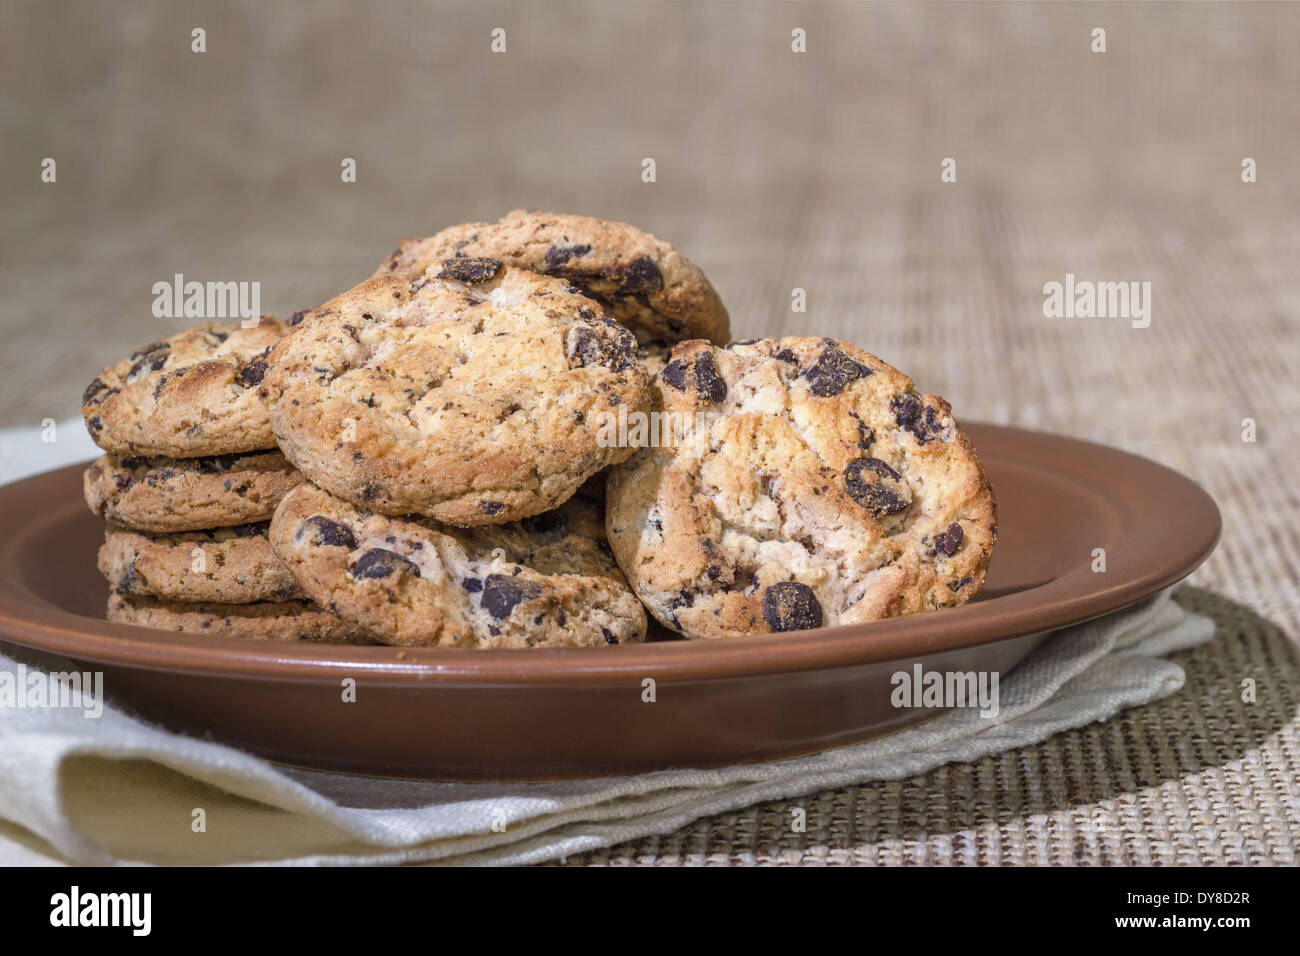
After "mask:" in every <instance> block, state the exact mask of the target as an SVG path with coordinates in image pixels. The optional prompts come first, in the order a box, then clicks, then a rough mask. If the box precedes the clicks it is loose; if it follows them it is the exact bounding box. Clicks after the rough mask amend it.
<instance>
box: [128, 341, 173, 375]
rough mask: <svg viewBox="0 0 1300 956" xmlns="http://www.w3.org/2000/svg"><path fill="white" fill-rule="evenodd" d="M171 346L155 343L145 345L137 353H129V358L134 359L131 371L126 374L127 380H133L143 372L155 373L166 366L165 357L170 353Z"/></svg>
mask: <svg viewBox="0 0 1300 956" xmlns="http://www.w3.org/2000/svg"><path fill="white" fill-rule="evenodd" d="M171 348H172V347H171V346H170V345H169V344H168V343H166V342H155V343H154V344H153V345H147V346H145V347H144V348H143V349H140V350H139V351H137V352H133V353H131V358H133V359H136V362H135V364H134V365H132V366H131V371H129V372H127V373H126V377H127V380H128V381H129V380H131V379H133V378H135V377H136V376H137V375H140V374H142V373H144V372H156V371H158V370H159V369H160V368H162V367H163V366H164V365H166V364H167V356H168V354H169V353H170V352H171Z"/></svg>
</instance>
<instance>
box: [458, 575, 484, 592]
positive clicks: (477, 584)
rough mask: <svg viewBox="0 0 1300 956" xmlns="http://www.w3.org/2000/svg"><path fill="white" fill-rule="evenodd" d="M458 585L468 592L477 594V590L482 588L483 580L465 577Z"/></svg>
mask: <svg viewBox="0 0 1300 956" xmlns="http://www.w3.org/2000/svg"><path fill="white" fill-rule="evenodd" d="M460 586H461V587H463V588H464V589H465V590H466V591H468V592H469V593H470V594H478V592H479V591H482V590H483V582H482V581H480V580H479V579H478V578H466V579H465V580H464V581H461V582H460Z"/></svg>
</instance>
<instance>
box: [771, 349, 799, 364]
mask: <svg viewBox="0 0 1300 956" xmlns="http://www.w3.org/2000/svg"><path fill="white" fill-rule="evenodd" d="M775 358H776V359H778V360H779V361H782V362H785V363H786V364H787V365H798V364H799V356H797V355H795V354H794V349H782V350H781V351H779V352H777V353H776V355H775Z"/></svg>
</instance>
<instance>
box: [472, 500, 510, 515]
mask: <svg viewBox="0 0 1300 956" xmlns="http://www.w3.org/2000/svg"><path fill="white" fill-rule="evenodd" d="M478 506H479V510H480V511H482V512H483V513H484V514H485V515H499V514H500V513H501V512H503V511H505V510H506V506H505V505H504V504H502V503H501V502H500V501H480V502H479V503H478Z"/></svg>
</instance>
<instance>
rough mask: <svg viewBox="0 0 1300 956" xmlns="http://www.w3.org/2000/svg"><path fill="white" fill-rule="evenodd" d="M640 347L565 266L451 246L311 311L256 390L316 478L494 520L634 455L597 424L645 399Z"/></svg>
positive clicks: (380, 507) (520, 513) (428, 510)
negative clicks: (425, 262) (473, 254)
mask: <svg viewBox="0 0 1300 956" xmlns="http://www.w3.org/2000/svg"><path fill="white" fill-rule="evenodd" d="M635 349H636V341H635V339H633V337H632V335H631V333H630V332H628V331H627V329H625V328H624V327H623V326H621V325H619V324H618V323H617V322H615V321H613V320H612V319H609V318H607V317H606V316H605V315H604V314H603V312H602V310H601V307H600V306H599V305H598V304H597V303H595V302H593V301H592V300H590V299H588V298H586V297H585V296H583V295H580V294H579V293H578V292H577V291H576V290H575V289H574V288H573V287H572V286H570V285H569V284H568V283H566V282H565V281H563V280H561V279H552V278H546V277H543V276H539V275H537V274H536V273H532V272H528V271H526V270H523V269H511V268H508V267H505V266H503V265H502V264H501V263H500V262H499V261H497V260H494V259H483V258H477V259H473V258H460V259H448V260H446V261H445V262H442V263H439V264H437V265H436V266H434V267H433V268H431V269H430V270H429V272H428V274H427V275H426V276H421V277H420V278H418V279H416V280H414V281H408V280H407V279H405V278H400V279H399V278H394V277H391V276H386V277H382V278H378V279H370V280H368V281H366V282H364V283H362V284H361V285H359V286H357V287H356V288H355V289H352V290H350V291H349V292H346V293H344V294H343V295H341V296H339V297H338V298H336V299H334V300H332V301H331V302H328V303H326V304H325V305H324V306H321V307H320V308H319V309H315V310H313V311H312V312H310V313H309V314H307V315H306V316H305V317H304V318H303V319H302V321H301V322H300V323H299V324H298V325H297V326H295V327H294V329H293V331H292V332H291V333H290V334H289V335H287V336H286V337H285V338H284V339H283V340H282V341H281V343H280V344H279V345H278V346H276V348H275V349H274V350H273V351H272V353H271V356H270V360H269V364H270V370H269V371H268V372H267V374H266V378H265V380H264V381H263V383H262V389H261V394H262V395H263V396H264V397H265V399H266V402H267V407H268V409H269V411H270V417H271V425H272V427H273V428H274V430H275V434H276V437H277V438H278V439H279V443H280V447H281V449H282V450H283V451H284V453H285V455H286V456H288V458H289V460H290V461H292V462H293V463H294V464H295V465H296V466H297V467H298V468H300V469H301V470H302V471H303V472H304V473H305V474H306V475H307V476H308V477H309V478H310V479H311V480H312V481H313V482H315V483H316V484H317V485H320V486H321V487H322V488H325V489H326V490H328V491H330V492H332V493H334V494H336V495H338V496H340V497H342V498H345V499H346V500H348V501H351V502H352V503H354V504H356V505H358V506H360V507H363V508H366V509H368V510H371V511H378V512H381V513H385V514H397V515H402V514H410V513H416V514H421V515H425V516H428V517H432V518H436V519H438V520H439V521H443V522H446V523H448V524H454V525H460V526H464V527H469V526H474V525H482V524H500V523H504V522H506V521H510V520H514V519H517V518H522V517H525V516H527V515H533V514H539V513H541V512H543V511H548V510H550V509H552V508H554V507H556V506H557V505H559V504H560V503H561V502H563V501H565V500H567V499H568V498H569V497H570V496H571V495H572V494H573V493H574V491H575V490H576V489H577V488H578V486H579V485H581V484H582V483H583V481H585V480H586V479H587V478H588V477H590V476H591V475H593V474H595V473H596V472H597V471H599V470H600V469H602V468H604V467H605V466H606V465H609V464H613V463H616V462H620V461H623V460H625V459H626V458H627V457H628V455H630V454H631V453H632V450H633V449H631V448H626V447H619V446H617V445H612V444H610V443H609V442H607V441H604V440H603V439H602V429H601V422H602V420H604V419H607V418H608V417H609V416H613V415H615V413H616V412H617V410H618V409H620V408H626V409H628V410H644V409H646V408H647V403H648V401H649V389H648V376H647V374H646V371H645V369H644V368H642V366H641V365H640V364H639V363H638V362H637V361H636V357H635Z"/></svg>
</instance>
